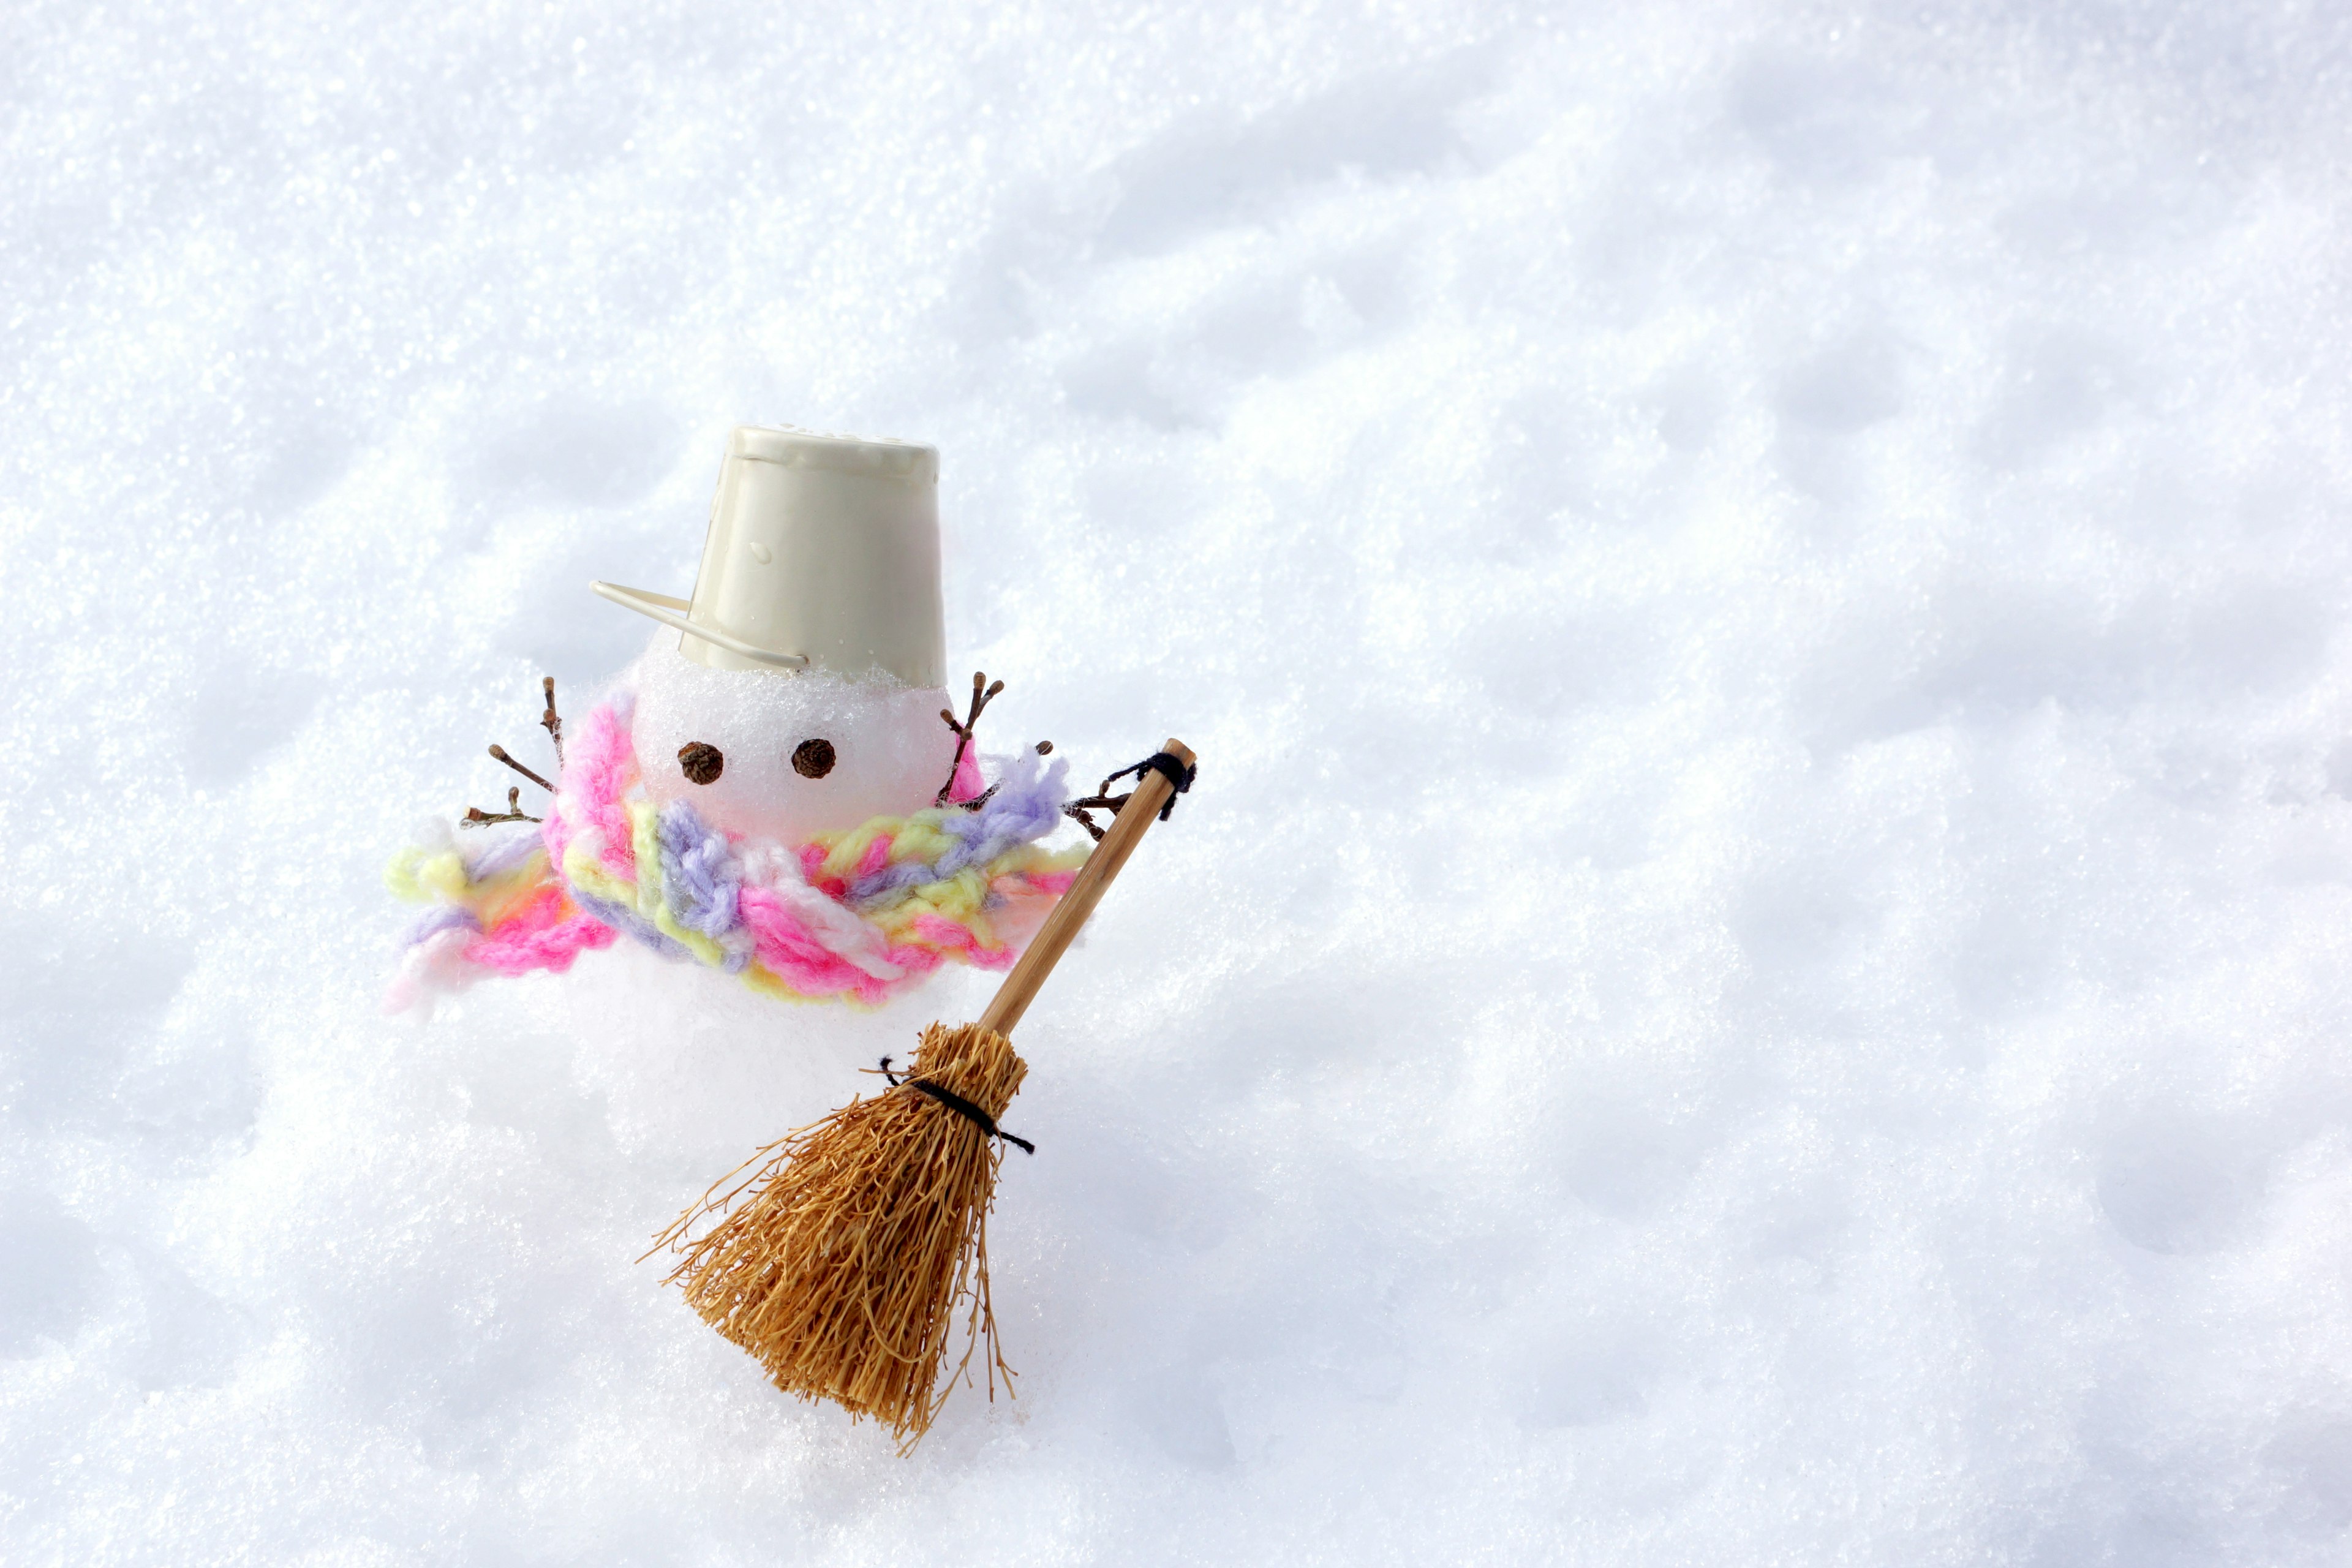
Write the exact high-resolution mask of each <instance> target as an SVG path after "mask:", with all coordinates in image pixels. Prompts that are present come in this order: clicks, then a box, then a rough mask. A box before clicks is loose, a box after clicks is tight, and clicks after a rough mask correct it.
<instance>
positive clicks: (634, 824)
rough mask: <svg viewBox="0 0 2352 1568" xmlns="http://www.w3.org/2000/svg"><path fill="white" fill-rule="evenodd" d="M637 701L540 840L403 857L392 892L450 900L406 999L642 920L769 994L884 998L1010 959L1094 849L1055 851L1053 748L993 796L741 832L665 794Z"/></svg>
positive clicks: (689, 956)
mask: <svg viewBox="0 0 2352 1568" xmlns="http://www.w3.org/2000/svg"><path fill="white" fill-rule="evenodd" d="M631 704H632V699H631V698H630V697H629V696H628V695H626V694H623V695H622V696H620V697H618V698H616V699H614V700H612V701H608V702H606V703H604V705H603V706H601V707H598V708H597V709H595V710H593V711H592V712H591V713H590V714H589V715H588V717H587V720H586V721H585V722H584V723H583V725H582V726H581V727H580V730H579V732H578V734H577V737H576V738H575V739H573V740H572V742H571V744H570V746H569V747H568V748H567V750H566V753H565V758H564V765H563V770H562V775H561V776H560V777H559V778H558V780H557V782H556V791H555V798H554V800H553V802H552V803H551V805H549V807H548V812H547V820H546V821H545V822H544V823H542V824H541V827H540V830H539V831H538V832H537V833H535V834H534V833H523V832H517V833H514V834H512V835H510V836H509V837H505V838H502V839H499V840H495V841H492V842H489V843H488V844H486V845H483V846H482V847H478V848H475V849H473V850H472V852H471V853H470V854H468V853H467V852H465V851H464V850H461V848H460V847H458V846H457V845H456V844H455V843H451V844H448V845H446V846H444V847H439V848H437V849H434V848H411V849H408V850H405V851H404V852H403V853H401V854H400V855H399V856H397V857H395V858H394V860H393V863H392V865H391V867H390V868H389V869H388V870H387V871H386V873H385V881H386V882H387V884H388V885H389V886H390V887H391V889H392V890H393V891H394V893H395V894H397V895H398V896H400V897H402V898H404V899H406V900H411V901H413V902H418V903H434V904H437V905H438V906H439V907H438V908H436V910H434V911H433V912H432V913H431V914H429V915H427V916H426V917H425V919H424V920H423V921H420V922H419V923H418V924H417V925H416V927H415V929H414V930H413V931H410V933H409V935H408V939H407V944H406V952H405V953H404V957H403V959H402V963H401V967H400V973H399V974H398V975H397V976H396V977H395V978H394V982H393V985H392V989H391V993H390V994H389V995H387V996H386V998H385V1005H387V1006H388V1007H393V1008H399V1007H404V1006H406V1005H410V1004H411V1003H413V1002H415V1000H416V999H417V998H418V997H419V995H420V994H421V993H422V992H423V991H424V990H425V989H426V988H437V989H449V990H455V989H459V988H462V987H463V986H465V985H467V984H470V983H471V982H472V981H473V980H475V979H477V978H478V977H479V976H481V975H483V974H486V973H498V974H522V973H528V972H529V971H530V970H534V969H548V970H555V971H558V972H561V971H562V970H565V969H568V968H570V967H571V965H572V960H573V959H574V958H576V957H578V956H579V955H580V953H582V952H584V951H586V950H587V949H590V948H601V947H608V946H610V945H611V944H612V942H613V939H614V936H615V935H618V934H621V933H624V932H625V933H626V934H627V935H629V936H631V937H633V938H635V940H636V941H638V942H642V943H644V944H645V945H646V946H647V947H650V948H652V949H653V950H654V951H655V952H659V953H661V954H663V955H664V956H666V957H668V958H673V959H682V960H689V961H691V962H694V963H702V964H707V965H709V967H711V968H713V969H720V970H724V971H726V972H727V973H730V974H733V975H737V976H739V977H740V978H741V979H742V980H743V982H744V983H745V984H749V985H751V987H752V988H753V989H754V990H757V991H761V992H764V993H767V994H770V995H773V996H778V997H782V998H786V999H792V1000H803V1001H844V1002H851V1003H856V1004H860V1005H868V1006H871V1005H877V1004H879V1003H882V1002H886V1001H887V1000H889V999H890V997H892V996H893V995H895V994H898V992H900V991H903V990H905V989H907V988H908V987H909V986H911V985H913V984H916V983H917V982H918V981H919V980H920V979H922V977H923V976H925V975H927V974H929V973H930V972H931V971H932V970H934V969H936V968H938V967H939V966H940V963H942V962H943V961H945V960H948V959H957V960H961V962H963V963H971V964H976V965H978V966H979V967H981V968H982V969H1004V968H1007V967H1009V966H1010V965H1011V964H1012V963H1013V959H1014V957H1016V956H1017V954H1018V951H1019V946H1020V944H1021V943H1023V942H1026V941H1027V939H1028V937H1029V936H1030V935H1031V934H1032V933H1034V931H1035V930H1036V928H1037V926H1038V924H1039V922H1041V921H1043V920H1044V919H1045V914H1046V911H1047V910H1050V909H1051V908H1052V906H1053V903H1054V900H1056V899H1058V898H1059V897H1061V895H1062V893H1063V892H1064V891H1065V890H1066V889H1068V887H1069V885H1070V880H1071V878H1072V875H1073V873H1074V870H1075V868H1076V866H1077V864H1078V863H1079V862H1080V861H1082V860H1084V859H1085V858H1086V850H1085V848H1084V847H1077V848H1073V849H1067V850H1059V851H1050V850H1046V849H1044V848H1041V847H1039V845H1038V840H1040V839H1042V838H1044V837H1045V836H1046V835H1047V834H1049V833H1051V832H1052V831H1053V830H1054V829H1055V826H1058V825H1059V824H1060V822H1061V820H1062V811H1061V808H1062V802H1063V798H1064V790H1063V777H1064V773H1065V772H1066V768H1065V764H1064V763H1062V761H1061V760H1060V759H1058V758H1057V759H1055V762H1054V763H1053V765H1052V766H1051V767H1045V766H1044V765H1043V759H1041V758H1039V757H1037V756H1036V755H1035V754H1034V752H1024V753H1023V754H1022V755H1021V756H1020V757H1018V758H1016V759H1015V760H1014V761H1013V762H1012V763H1010V764H1008V765H1007V766H1006V768H1005V770H1004V773H1003V777H1001V778H1000V779H999V780H998V781H997V784H996V788H995V789H994V790H993V791H992V792H991V793H989V794H988V795H986V796H985V797H984V798H983V799H982V800H981V801H980V803H979V805H977V807H976V808H973V807H968V806H964V805H948V806H944V807H940V808H937V809H931V810H925V811H918V812H914V813H912V814H910V815H908V816H877V817H876V818H874V819H873V820H872V821H870V822H867V823H866V824H865V825H864V826H859V827H856V828H852V829H851V830H849V831H848V832H845V833H833V834H824V835H820V836H818V837H816V838H814V839H813V840H812V841H810V842H809V843H806V844H802V845H796V846H789V847H788V846H785V845H782V844H774V843H761V842H755V841H751V840H745V839H740V838H737V837H733V836H731V835H730V834H726V833H723V832H720V831H719V830H717V829H715V828H713V827H711V826H709V825H708V824H706V823H705V822H704V821H703V820H702V818H701V817H700V816H698V815H697V814H696V812H695V809H694V807H693V806H692V805H689V804H688V803H687V802H685V801H682V800H681V801H671V802H669V803H668V804H667V805H663V804H661V803H658V802H656V801H654V800H653V799H651V798H650V797H648V796H647V795H646V791H645V786H644V783H643V780H642V778H641V777H640V775H639V773H638V771H637V760H636V754H635V749H634V748H633V747H632V746H631V744H630V742H629V718H630V713H631ZM963 782H964V781H963V780H962V779H961V778H960V779H959V783H960V784H961V783H963ZM972 782H974V783H976V782H977V781H976V779H975V780H974V781H972ZM975 793H976V792H975Z"/></svg>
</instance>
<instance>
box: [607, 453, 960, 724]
mask: <svg viewBox="0 0 2352 1568" xmlns="http://www.w3.org/2000/svg"><path fill="white" fill-rule="evenodd" d="M939 488H940V455H939V452H938V450H937V449H936V448H934V447H921V446H917V445H915V444H913V443H911V442H907V441H892V440H887V439H885V440H868V439H863V438H859V437H846V436H821V435H818V434H815V433H814V432H813V431H806V430H792V429H776V428H771V427H769V426H760V425H739V426H736V427H735V429H734V431H733V432H732V433H731V434H730V436H729V437H728V438H727V456H726V458H725V459H724V460H723V462H722V463H721V465H720V467H719V492H718V494H717V496H716V497H714V498H713V500H712V501H711V505H710V531H709V534H708V535H706V536H705V538H704V540H703V544H702V568H701V570H700V572H699V573H698V574H697V575H696V577H695V581H694V597H693V598H692V599H691V600H684V599H674V598H671V597H670V596H669V595H666V594H651V593H647V592H646V591H645V590H643V589H640V588H624V587H621V586H619V585H617V584H612V583H594V584H590V586H591V587H592V588H593V589H594V590H595V592H597V593H598V594H600V595H604V597H605V598H607V599H610V600H612V601H613V602H614V604H616V605H625V606H626V607H627V608H629V609H632V610H635V611H637V612H638V613H639V614H641V615H646V616H652V617H653V618H654V619H655V620H657V621H661V622H663V623H665V624H667V625H669V626H676V627H677V628H678V630H679V632H680V633H681V634H683V635H682V636H681V637H680V638H679V642H678V651H679V652H680V653H682V654H684V655H685V656H686V657H687V658H690V659H694V660H696V661H697V662H698V663H701V664H705V665H709V666H710V667H711V668H716V669H774V670H793V669H806V668H819V669H829V670H832V671H834V672H835V674H839V675H845V676H849V677H851V678H853V679H854V678H857V677H864V676H871V675H873V674H875V673H876V672H877V671H879V672H882V673H886V674H888V675H890V676H893V677H896V678H897V679H899V680H901V681H903V682H905V683H906V684H907V685H908V686H920V687H939V686H944V685H945V684H946V675H947V616H946V611H945V608H944V606H943V605H942V603H941V600H940V518H939Z"/></svg>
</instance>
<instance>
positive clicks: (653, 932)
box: [572, 887, 694, 958]
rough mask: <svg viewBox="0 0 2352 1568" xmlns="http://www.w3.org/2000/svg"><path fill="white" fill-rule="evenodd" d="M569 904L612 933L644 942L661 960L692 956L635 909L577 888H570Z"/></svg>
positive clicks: (675, 940)
mask: <svg viewBox="0 0 2352 1568" xmlns="http://www.w3.org/2000/svg"><path fill="white" fill-rule="evenodd" d="M572 901H573V902H574V903H576V904H578V905H579V906H580V907H581V908H582V909H583V910H587V911H588V912H589V913H590V914H592V915H594V916H595V917H596V918H597V919H598V920H600V921H604V923H605V924H606V925H608V926H611V927H612V928H613V929H614V931H622V932H625V934H627V935H629V936H633V937H635V939H636V940H637V941H639V942H644V943H645V944H646V946H647V947H650V948H652V949H653V950H654V951H655V952H658V953H660V954H661V955H662V956H663V957H664V958H692V957H693V956H694V954H693V953H691V952H688V951H687V947H686V944H685V943H684V942H680V941H678V940H677V938H676V937H674V936H671V935H670V934H669V933H668V932H667V931H663V930H661V929H660V928H659V927H658V926H656V925H655V924H654V923H653V922H652V921H649V920H646V919H645V918H644V917H643V916H641V915H639V914H638V913H637V911H636V910H633V909H630V908H628V907H626V906H625V905H622V904H616V903H614V902H613V901H612V900H610V899H600V898H598V897H596V896H595V895H594V894H593V893H585V892H583V891H581V890H580V889H578V888H576V887H575V888H573V889H572Z"/></svg>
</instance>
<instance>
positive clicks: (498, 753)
mask: <svg viewBox="0 0 2352 1568" xmlns="http://www.w3.org/2000/svg"><path fill="white" fill-rule="evenodd" d="M490 755H492V756H494V757H496V758H498V760H499V761H500V762H502V763H506V765H507V766H509V767H510V768H512V769H513V770H514V771H515V772H517V773H520V774H521V775H522V776H523V777H525V778H527V779H529V780H530V782H531V783H533V784H537V785H538V786H539V787H540V788H541V789H543V790H545V791H546V792H547V793H548V794H550V795H553V794H554V793H555V786H554V785H553V784H550V783H548V782H547V781H546V780H545V779H543V778H541V777H540V776H539V775H538V774H537V773H532V772H531V771H530V769H529V768H527V767H524V766H523V765H522V764H521V763H519V762H516V761H515V760H514V759H513V758H512V757H510V756H508V755H507V749H506V748H505V747H504V746H501V745H498V744H496V743H493V744H492V745H491V747H490Z"/></svg>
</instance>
